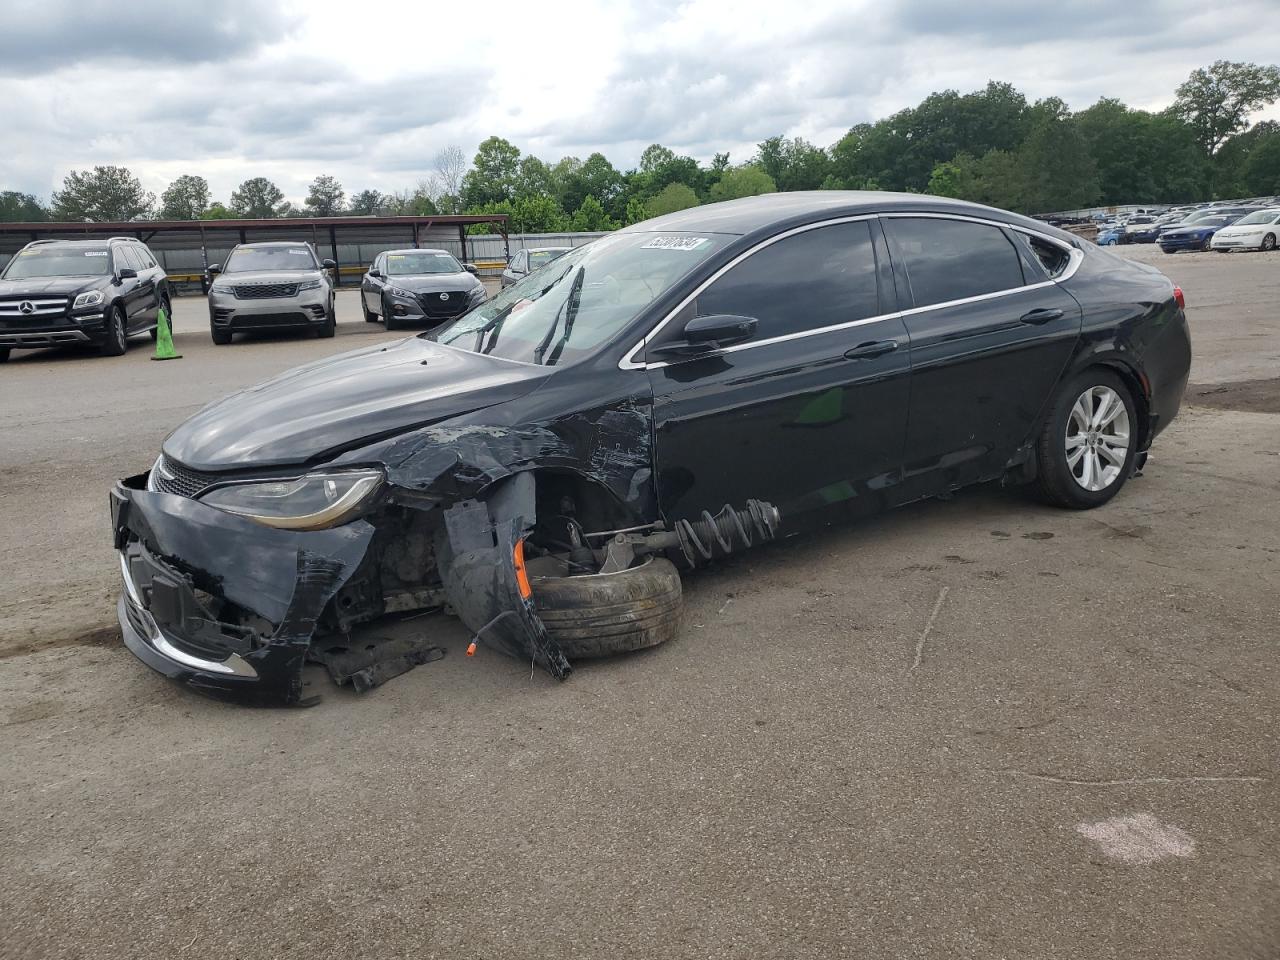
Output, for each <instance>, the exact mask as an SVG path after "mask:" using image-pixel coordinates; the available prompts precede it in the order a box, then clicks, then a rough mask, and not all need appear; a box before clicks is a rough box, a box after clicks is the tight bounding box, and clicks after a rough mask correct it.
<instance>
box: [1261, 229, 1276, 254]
mask: <svg viewBox="0 0 1280 960" xmlns="http://www.w3.org/2000/svg"><path fill="white" fill-rule="evenodd" d="M1275 248H1276V235H1275V234H1274V233H1268V234H1267V235H1266V236H1265V237H1263V238H1262V249H1263V250H1265V251H1266V252H1267V253H1270V252H1271V251H1272V250H1274V249H1275Z"/></svg>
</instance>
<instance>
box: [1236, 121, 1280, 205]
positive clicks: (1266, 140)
mask: <svg viewBox="0 0 1280 960" xmlns="http://www.w3.org/2000/svg"><path fill="white" fill-rule="evenodd" d="M1259 126H1261V124H1259ZM1271 126H1272V127H1277V126H1278V125H1276V124H1272V125H1271ZM1244 180H1245V184H1246V186H1247V187H1248V188H1249V189H1248V191H1247V192H1249V193H1254V194H1259V193H1264V194H1265V193H1269V194H1277V193H1280V128H1277V129H1276V130H1275V132H1273V133H1269V134H1268V135H1266V136H1263V137H1261V138H1260V139H1259V140H1258V142H1257V143H1255V144H1254V146H1253V149H1251V150H1250V151H1249V159H1248V160H1246V161H1245V164H1244Z"/></svg>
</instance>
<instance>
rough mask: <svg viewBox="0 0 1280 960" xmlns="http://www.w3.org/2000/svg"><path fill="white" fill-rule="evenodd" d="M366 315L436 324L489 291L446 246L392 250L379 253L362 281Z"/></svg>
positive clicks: (394, 322) (392, 323)
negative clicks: (432, 248) (438, 248)
mask: <svg viewBox="0 0 1280 960" xmlns="http://www.w3.org/2000/svg"><path fill="white" fill-rule="evenodd" d="M360 296H361V299H362V301H363V303H362V306H363V307H364V318H365V320H367V321H368V322H369V323H376V322H377V321H378V319H379V318H381V319H382V321H383V323H385V324H386V325H387V329H388V330H394V329H396V328H397V327H404V326H407V325H409V324H418V325H422V326H427V327H437V326H439V325H440V324H442V323H444V322H445V321H447V320H452V319H453V318H454V317H459V316H461V315H462V314H464V313H466V312H467V311H468V310H470V309H471V308H472V307H474V306H476V305H477V304H480V303H484V301H485V298H486V297H487V296H488V294H487V293H486V292H485V289H484V284H483V283H481V282H480V278H479V277H477V276H476V268H475V267H473V266H472V265H471V264H467V265H466V266H465V267H464V266H463V265H462V264H460V263H459V262H458V261H457V258H455V257H454V255H453V254H451V253H449V252H448V251H447V250H421V249H410V250H388V251H387V252H386V253H380V254H378V255H377V257H375V258H374V261H373V264H372V265H371V266H370V267H369V272H368V273H366V274H365V275H364V279H363V280H362V281H361V282H360Z"/></svg>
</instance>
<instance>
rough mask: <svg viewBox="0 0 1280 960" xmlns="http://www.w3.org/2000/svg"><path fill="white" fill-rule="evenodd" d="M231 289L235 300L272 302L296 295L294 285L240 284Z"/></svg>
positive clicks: (296, 288)
mask: <svg viewBox="0 0 1280 960" xmlns="http://www.w3.org/2000/svg"><path fill="white" fill-rule="evenodd" d="M231 289H232V290H233V291H235V295H236V299H237V300H274V299H278V298H280V297H294V296H297V295H298V285H297V284H296V283H242V284H238V285H237V286H234V287H232V288H231Z"/></svg>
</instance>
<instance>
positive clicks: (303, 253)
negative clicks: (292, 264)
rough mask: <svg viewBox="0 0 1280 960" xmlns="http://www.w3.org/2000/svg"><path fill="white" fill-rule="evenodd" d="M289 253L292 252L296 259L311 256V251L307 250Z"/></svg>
mask: <svg viewBox="0 0 1280 960" xmlns="http://www.w3.org/2000/svg"><path fill="white" fill-rule="evenodd" d="M289 252H290V253H292V254H293V255H294V256H295V257H309V256H311V253H310V251H307V250H290V251H289Z"/></svg>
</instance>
